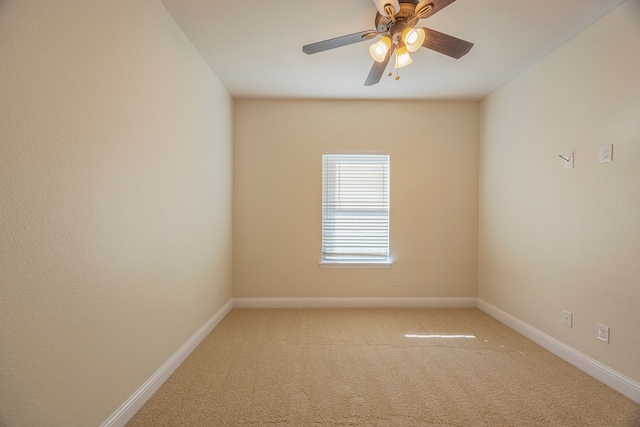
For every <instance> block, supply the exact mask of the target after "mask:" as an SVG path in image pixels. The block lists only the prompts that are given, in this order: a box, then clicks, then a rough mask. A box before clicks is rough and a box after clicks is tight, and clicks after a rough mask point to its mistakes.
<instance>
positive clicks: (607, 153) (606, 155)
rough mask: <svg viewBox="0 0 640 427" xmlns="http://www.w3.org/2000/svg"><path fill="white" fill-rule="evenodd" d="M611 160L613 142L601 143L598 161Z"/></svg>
mask: <svg viewBox="0 0 640 427" xmlns="http://www.w3.org/2000/svg"><path fill="white" fill-rule="evenodd" d="M612 160H613V144H609V145H603V146H601V147H600V163H604V162H610V161H612Z"/></svg>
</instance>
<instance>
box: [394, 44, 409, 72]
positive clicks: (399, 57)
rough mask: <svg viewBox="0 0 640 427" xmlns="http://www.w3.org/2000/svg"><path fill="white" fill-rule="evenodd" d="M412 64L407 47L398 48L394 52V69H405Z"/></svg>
mask: <svg viewBox="0 0 640 427" xmlns="http://www.w3.org/2000/svg"><path fill="white" fill-rule="evenodd" d="M412 62H413V59H411V55H409V51H408V50H407V47H406V46H405V45H404V44H403V45H401V46H400V47H398V50H397V51H396V68H402V67H405V66H407V65H409V64H411V63H412Z"/></svg>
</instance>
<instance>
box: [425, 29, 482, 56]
mask: <svg viewBox="0 0 640 427" xmlns="http://www.w3.org/2000/svg"><path fill="white" fill-rule="evenodd" d="M422 29H423V30H424V32H425V37H424V42H422V47H426V48H427V49H431V50H435V51H436V52H440V53H442V54H443V55H447V56H450V57H452V58H455V59H460V58H462V57H463V56H465V55H466V54H467V53H469V51H470V50H471V48H472V47H473V43H470V42H468V41H464V40H461V39H458V38H456V37H453V36H450V35H448V34H444V33H441V32H439V31H436V30H430V29H429V28H422Z"/></svg>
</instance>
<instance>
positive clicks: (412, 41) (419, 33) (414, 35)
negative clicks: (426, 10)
mask: <svg viewBox="0 0 640 427" xmlns="http://www.w3.org/2000/svg"><path fill="white" fill-rule="evenodd" d="M424 38H425V33H424V30H423V29H422V28H411V27H408V28H405V30H404V31H403V32H402V41H403V42H404V44H405V45H406V46H407V50H408V51H409V52H415V51H416V50H418V49H420V48H421V47H422V43H423V42H424Z"/></svg>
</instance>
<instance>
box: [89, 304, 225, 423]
mask: <svg viewBox="0 0 640 427" xmlns="http://www.w3.org/2000/svg"><path fill="white" fill-rule="evenodd" d="M232 308H233V300H229V302H227V303H226V304H225V305H224V306H223V307H222V308H221V309H220V310H218V311H217V312H216V313H215V314H214V315H213V316H212V317H211V318H210V319H209V320H207V322H206V323H205V324H204V325H202V327H201V328H200V329H198V330H197V331H196V333H195V334H193V335H192V336H191V338H189V339H188V340H187V342H185V343H184V344H183V345H182V347H180V348H179V349H178V351H176V352H175V353H174V354H173V355H172V356H171V357H170V358H169V360H167V361H166V362H165V363H164V364H163V365H162V366H161V367H160V369H158V370H157V371H156V372H155V373H154V374H153V375H152V376H151V377H150V378H149V379H148V380H147V381H145V382H144V384H142V385H141V386H140V388H139V389H138V390H136V392H135V393H133V394H132V395H131V397H129V398H128V399H127V400H126V401H125V402H124V403H123V404H122V405H121V406H120V407H119V408H118V409H117V410H116V411H115V412H114V413H113V414H111V416H110V417H109V418H107V420H106V421H105V422H103V423H102V425H101V426H100V427H124V425H125V424H127V423H128V422H129V420H130V419H131V418H133V416H134V415H135V414H136V412H138V410H139V409H140V408H142V406H143V405H144V404H145V403H146V402H147V400H149V399H150V398H151V396H153V394H154V393H155V392H156V391H157V390H158V389H159V388H160V386H161V385H162V384H163V383H164V382H165V381H166V380H167V378H169V377H170V376H171V374H172V373H173V372H174V371H175V370H176V369H177V368H178V366H180V364H181V363H182V362H183V361H184V360H185V359H186V358H187V356H189V354H191V352H192V351H193V350H195V348H196V347H197V346H198V345H199V344H200V343H201V342H202V340H203V339H205V338H206V336H207V335H209V333H210V332H211V331H212V330H213V328H215V327H216V325H218V323H220V321H221V320H222V319H223V318H224V316H226V315H227V313H229V311H231V309H232Z"/></svg>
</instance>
